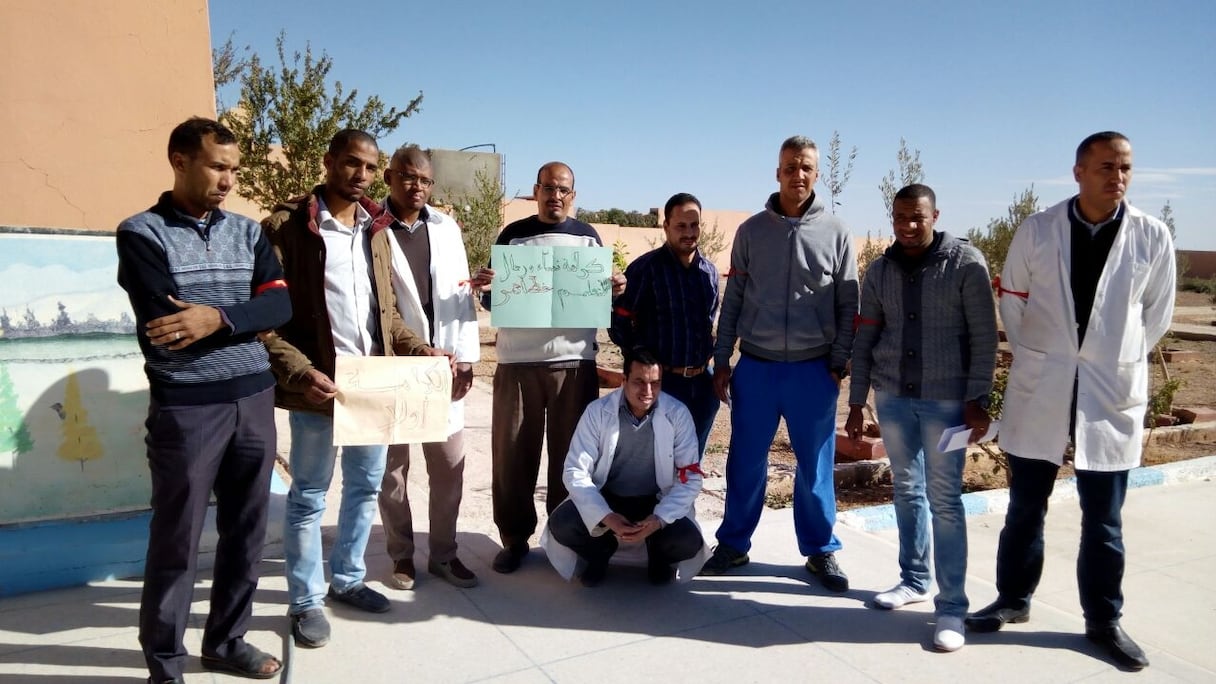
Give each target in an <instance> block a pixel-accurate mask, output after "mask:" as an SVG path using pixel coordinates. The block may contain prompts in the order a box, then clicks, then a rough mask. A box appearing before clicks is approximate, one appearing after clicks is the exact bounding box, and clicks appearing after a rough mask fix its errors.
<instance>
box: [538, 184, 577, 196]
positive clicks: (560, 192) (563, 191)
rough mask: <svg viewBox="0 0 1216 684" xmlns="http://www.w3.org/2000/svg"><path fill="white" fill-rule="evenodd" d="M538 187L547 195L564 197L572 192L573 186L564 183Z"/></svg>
mask: <svg viewBox="0 0 1216 684" xmlns="http://www.w3.org/2000/svg"><path fill="white" fill-rule="evenodd" d="M540 189H541V191H542V192H544V193H545V194H547V195H557V196H558V197H565V196H567V195H569V194H570V193H572V192H574V188H570V187H566V186H565V185H542V186H540Z"/></svg>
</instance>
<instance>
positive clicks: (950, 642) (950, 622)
mask: <svg viewBox="0 0 1216 684" xmlns="http://www.w3.org/2000/svg"><path fill="white" fill-rule="evenodd" d="M964 629H965V628H964V627H963V619H962V618H961V617H957V616H954V615H943V616H940V617H938V618H937V627H936V628H935V629H934V630H933V648H936V649H937V650H939V651H942V652H943V653H949V652H951V651H957V650H959V649H960V648H962V647H963V644H964V643H966V642H967V639H966V637H964V636H963V632H964Z"/></svg>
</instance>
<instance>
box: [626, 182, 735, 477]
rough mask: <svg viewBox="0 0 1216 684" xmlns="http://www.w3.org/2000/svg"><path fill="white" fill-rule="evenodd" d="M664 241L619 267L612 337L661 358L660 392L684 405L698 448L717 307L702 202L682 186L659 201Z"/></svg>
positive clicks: (710, 419)
mask: <svg viewBox="0 0 1216 684" xmlns="http://www.w3.org/2000/svg"><path fill="white" fill-rule="evenodd" d="M663 234H664V236H665V237H666V242H665V243H664V244H663V245H661V246H659V247H658V248H657V249H654V250H651V251H649V252H647V253H646V254H643V255H642V256H640V257H638V258H637V259H635V260H634V262H633V263H632V264H629V268H627V269H625V278H626V279H627V280H628V281H629V286H628V287H626V288H625V293H624V294H622V295H621V296H620V297H618V298H617V299H616V301H614V302H613V303H612V327H611V328H609V329H608V334H609V336H611V337H612V341H613V342H615V343H617V345H619V346H620V347H621V349H623V350H628V349H633V348H634V347H636V346H639V345H640V346H643V347H645V348H647V349H649V350H651V351H652V352H653V353H654V354H655V356H657V357H658V359H659V362H660V363H661V364H662V365H663V391H664V392H666V393H668V394H670V395H671V396H673V397H675V398H676V399H679V400H680V401H681V402H683V403H684V405H685V406H687V407H688V411H689V413H691V414H692V420H693V423H694V425H695V426H696V430H697V447H698V452H697V453H698V454H700V455H704V454H705V443H706V441H707V440H708V439H709V431H710V429H711V428H712V427H713V425H714V416H716V415H718V406H719V404H720V402H719V401H718V396H717V395H716V394H715V393H714V383H713V373H712V371H711V370H710V368H709V360H710V357H711V356H712V355H713V351H714V315H715V314H717V312H718V269H717V268H716V267H715V266H714V265H713V262H711V261H710V260H709V259H706V258H705V257H704V256H703V255H702V254H701V252H700V251H699V250H698V249H697V240H698V239H699V238H700V236H701V201H700V200H698V199H697V198H696V197H694V196H693V195H690V194H688V193H687V192H680V193H676V194H675V195H672V196H671V198H670V199H668V200H667V204H666V205H665V206H664V207H663Z"/></svg>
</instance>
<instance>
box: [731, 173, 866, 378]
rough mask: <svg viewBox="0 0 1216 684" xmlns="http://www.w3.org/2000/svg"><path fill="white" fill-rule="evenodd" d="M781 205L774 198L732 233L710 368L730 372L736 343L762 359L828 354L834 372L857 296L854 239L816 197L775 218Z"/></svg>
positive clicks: (849, 336) (845, 349)
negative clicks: (798, 209)
mask: <svg viewBox="0 0 1216 684" xmlns="http://www.w3.org/2000/svg"><path fill="white" fill-rule="evenodd" d="M780 207H781V204H780V202H779V199H778V195H777V194H775V193H774V194H773V195H772V196H771V197H769V200H768V203H767V204H766V205H765V210H764V211H762V212H760V213H759V214H756V215H755V216H752V217H751V218H749V219H747V220H746V221H744V222H743V224H742V225H740V226H739V231H738V232H737V233H735V242H734V246H733V248H732V251H731V256H730V272H729V273H728V274H727V279H726V293H725V295H724V297H723V300H722V312H721V314H720V315H719V316H718V340H717V344H716V345H715V348H714V363H715V365H716V366H717V367H719V368H727V367H729V366H730V357H731V354H732V353H733V352H734V348H735V342H736V341H738V342H739V349H740V350H741V351H742V352H744V353H746V354H749V355H751V356H755V357H757V358H761V359H765V360H769V361H806V360H809V359H816V358H819V357H823V356H828V355H830V358H829V363H830V368H831V369H832V370H835V371H837V372H841V371H843V370H844V368H845V366H846V364H847V363H848V361H849V354H850V352H851V350H852V347H853V321H854V318H855V317H856V316H857V301H858V297H859V292H858V285H857V258H856V256H855V255H854V253H853V238H852V236H850V235H849V231H848V230H847V229H846V228H845V227H844V224H843V223H842V222H841V221H840V220H839V219H837V218H836V217H835V216H833V215H831V214H829V213H827V212H826V211H825V210H824V205H823V202H822V201H820V199H819V197H818V196H812V197H811V201H810V206H808V207H807V208H806V210H805V212H804V213H803V214H802V216H800V217H794V218H787V217H785V216H782V214H781V209H780Z"/></svg>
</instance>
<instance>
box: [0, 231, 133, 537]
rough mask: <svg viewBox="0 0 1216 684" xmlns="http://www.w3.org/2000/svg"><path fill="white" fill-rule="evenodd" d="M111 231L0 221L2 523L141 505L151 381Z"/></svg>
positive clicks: (86, 514) (130, 508) (118, 509)
mask: <svg viewBox="0 0 1216 684" xmlns="http://www.w3.org/2000/svg"><path fill="white" fill-rule="evenodd" d="M117 268H118V258H117V256H116V254H115V250H114V236H113V235H112V234H109V235H107V234H93V235H70V234H61V233H53V234H41V233H25V232H4V231H3V229H0V283H3V287H0V525H5V524H11V523H18V522H28V521H33V520H46V519H54V518H66V517H74V516H89V515H97V514H103V513H113V512H119V511H130V510H138V509H146V508H147V507H148V497H149V493H150V489H149V483H148V467H147V462H146V459H145V455H144V454H145V451H144V442H143V438H144V420H145V418H146V417H147V409H148V389H147V388H148V386H147V380H146V379H145V377H144V372H143V357H142V356H141V355H140V353H139V346H138V344H137V342H136V338H135V321H134V319H133V318H132V316H131V312H130V306H129V304H128V301H127V296H126V293H125V292H123V290H122V288H120V287H119V286H118V283H117V280H116V273H117Z"/></svg>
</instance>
